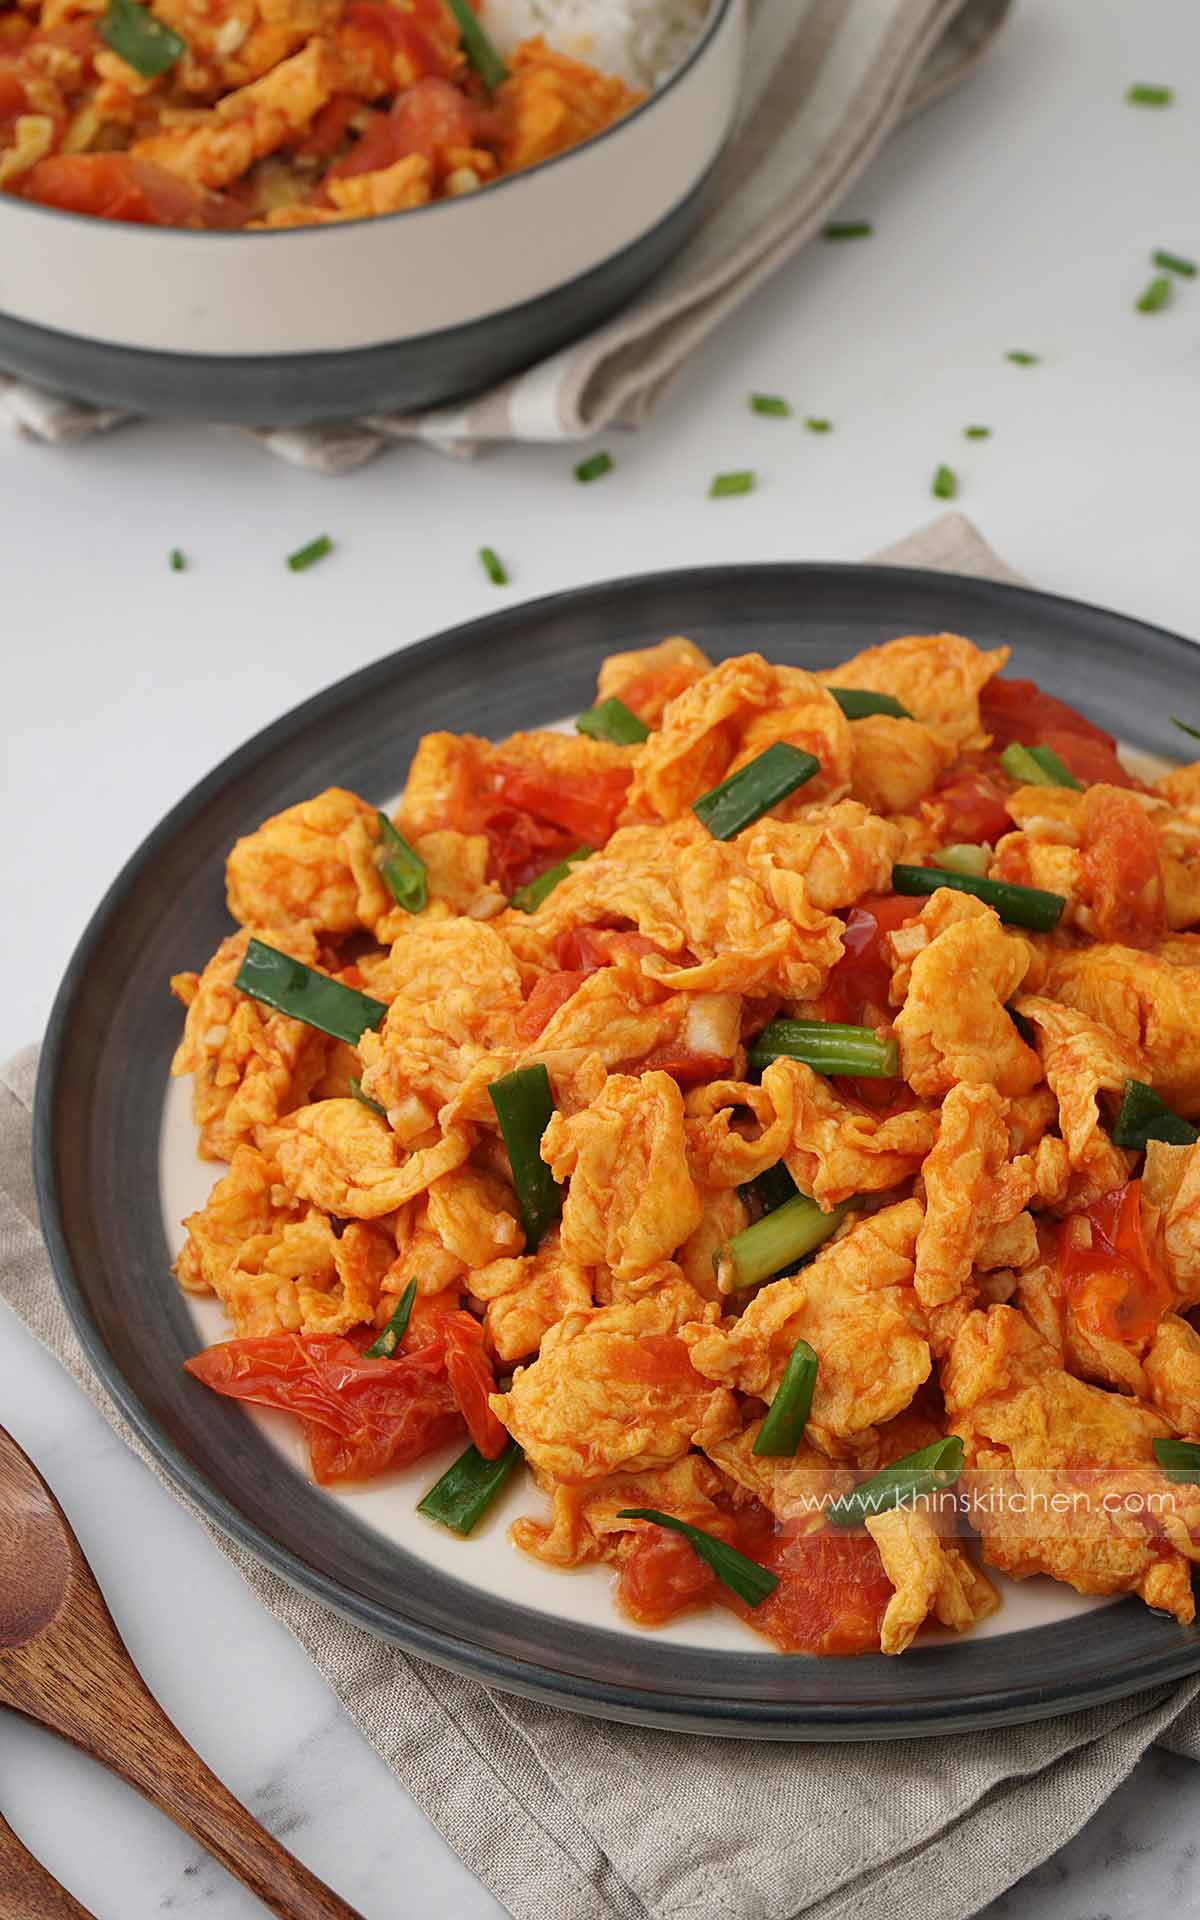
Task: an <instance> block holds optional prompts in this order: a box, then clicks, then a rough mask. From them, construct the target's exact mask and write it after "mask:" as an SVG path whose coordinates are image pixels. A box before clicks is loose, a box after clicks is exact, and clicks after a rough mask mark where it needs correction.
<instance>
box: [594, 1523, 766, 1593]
mask: <svg viewBox="0 0 1200 1920" xmlns="http://www.w3.org/2000/svg"><path fill="white" fill-rule="evenodd" d="M617 1519H618V1520H653V1522H654V1524H655V1526H657V1527H668V1528H669V1529H670V1531H671V1532H672V1533H681V1534H682V1535H683V1537H684V1539H685V1540H686V1541H687V1542H688V1543H689V1545H690V1546H692V1547H693V1548H694V1550H695V1551H696V1552H697V1553H698V1554H699V1556H700V1558H701V1559H702V1560H703V1562H704V1564H705V1566H707V1567H711V1568H712V1570H713V1572H714V1573H715V1574H716V1576H717V1579H718V1580H719V1581H720V1582H721V1584H722V1586H726V1587H728V1588H729V1589H730V1591H731V1592H732V1593H736V1594H737V1597H738V1599H739V1600H744V1601H745V1602H746V1605H747V1606H748V1607H761V1605H762V1603H763V1601H764V1600H765V1599H766V1598H767V1596H768V1594H772V1593H774V1591H775V1589H776V1587H777V1586H778V1585H779V1576H778V1574H774V1573H768V1572H767V1569H766V1568H765V1567H760V1566H759V1564H758V1561H757V1560H749V1559H747V1557H746V1555H745V1554H744V1553H739V1552H738V1550H737V1548H736V1547H729V1546H726V1544H725V1542H724V1540H718V1539H717V1538H716V1537H715V1536H714V1535H713V1534H711V1533H705V1532H703V1531H702V1529H701V1528H700V1527H693V1526H691V1525H689V1523H688V1522H687V1521H686V1520H677V1519H676V1518H675V1516H674V1514H673V1513H660V1512H659V1511H658V1508H657V1507H622V1508H621V1510H620V1512H619V1513H618V1514H617Z"/></svg>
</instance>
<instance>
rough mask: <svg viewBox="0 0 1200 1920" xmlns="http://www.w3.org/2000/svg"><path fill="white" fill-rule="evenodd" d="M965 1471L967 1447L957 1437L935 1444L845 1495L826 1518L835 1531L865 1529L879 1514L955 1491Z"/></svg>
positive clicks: (893, 1463)
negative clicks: (943, 1491) (945, 1490)
mask: <svg viewBox="0 0 1200 1920" xmlns="http://www.w3.org/2000/svg"><path fill="white" fill-rule="evenodd" d="M962 1470H963V1443H962V1441H961V1440H960V1439H959V1437H958V1435H957V1434H956V1433H951V1434H947V1436H946V1438H945V1439H944V1440H934V1441H933V1442H932V1443H931V1444H930V1445H929V1446H927V1447H918V1448H917V1451H916V1452H915V1453H906V1454H905V1455H904V1458H903V1459H902V1460H893V1462H892V1464H891V1466H890V1467H885V1468H884V1469H883V1472H882V1473H876V1474H872V1476H871V1478H870V1479H869V1480H864V1481H863V1483H862V1485H861V1487H854V1488H853V1489H852V1490H851V1492H849V1493H844V1494H843V1495H842V1497H841V1499H840V1500H835V1501H833V1502H832V1504H831V1505H830V1506H828V1507H826V1509H825V1518H826V1519H827V1520H828V1522H829V1524H830V1526H833V1527H861V1526H862V1524H863V1522H864V1521H865V1520H870V1519H873V1518H874V1517H875V1515H876V1514H877V1513H890V1512H891V1510H892V1508H893V1507H900V1506H909V1505H911V1504H912V1503H913V1502H914V1501H916V1500H919V1499H921V1498H922V1497H923V1495H925V1494H927V1493H935V1492H936V1491H937V1490H938V1489H939V1488H941V1487H952V1486H953V1485H954V1483H955V1481H956V1480H957V1479H958V1476H959V1474H960V1473H961V1472H962Z"/></svg>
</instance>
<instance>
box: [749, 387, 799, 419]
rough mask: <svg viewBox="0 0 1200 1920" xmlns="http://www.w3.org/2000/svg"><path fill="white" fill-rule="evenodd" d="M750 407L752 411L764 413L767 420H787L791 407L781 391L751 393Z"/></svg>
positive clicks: (789, 416)
mask: <svg viewBox="0 0 1200 1920" xmlns="http://www.w3.org/2000/svg"><path fill="white" fill-rule="evenodd" d="M750 408H751V411H752V412H753V413H764V414H766V416H767V418H768V419H769V420H789V419H790V418H791V413H792V409H791V407H790V406H789V405H788V403H787V401H786V400H785V399H784V397H783V395H782V394H781V393H752V394H751V395H750Z"/></svg>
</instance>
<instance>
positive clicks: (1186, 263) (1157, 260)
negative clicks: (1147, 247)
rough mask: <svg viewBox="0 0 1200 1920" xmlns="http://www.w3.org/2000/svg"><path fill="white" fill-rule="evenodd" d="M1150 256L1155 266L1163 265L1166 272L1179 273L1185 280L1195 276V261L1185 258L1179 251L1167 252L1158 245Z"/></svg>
mask: <svg viewBox="0 0 1200 1920" xmlns="http://www.w3.org/2000/svg"><path fill="white" fill-rule="evenodd" d="M1150 257H1151V259H1152V260H1153V262H1154V264H1155V266H1156V267H1165V268H1166V270H1167V272H1168V273H1178V274H1181V275H1182V276H1183V278H1184V279H1185V280H1194V279H1195V277H1196V262H1195V261H1194V260H1185V259H1184V257H1183V255H1182V254H1181V253H1168V252H1167V250H1166V248H1165V247H1159V248H1158V249H1157V250H1156V252H1154V253H1153V254H1151V256H1150Z"/></svg>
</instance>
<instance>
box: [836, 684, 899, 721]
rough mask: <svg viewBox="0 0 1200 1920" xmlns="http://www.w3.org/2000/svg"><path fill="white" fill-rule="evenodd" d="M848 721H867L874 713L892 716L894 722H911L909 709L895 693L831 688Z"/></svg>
mask: <svg viewBox="0 0 1200 1920" xmlns="http://www.w3.org/2000/svg"><path fill="white" fill-rule="evenodd" d="M828 691H829V692H830V693H831V694H832V695H833V697H834V699H835V700H836V701H837V703H838V705H839V707H840V708H841V710H842V712H843V713H844V714H845V716H846V718H847V720H866V719H869V718H870V716H871V714H873V713H887V714H890V715H891V717H892V719H893V720H911V719H912V715H911V713H910V712H909V710H908V708H907V707H905V706H902V705H901V703H900V701H899V700H897V698H896V696H895V694H894V693H868V692H867V690H866V688H865V687H830V688H829V689H828Z"/></svg>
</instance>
